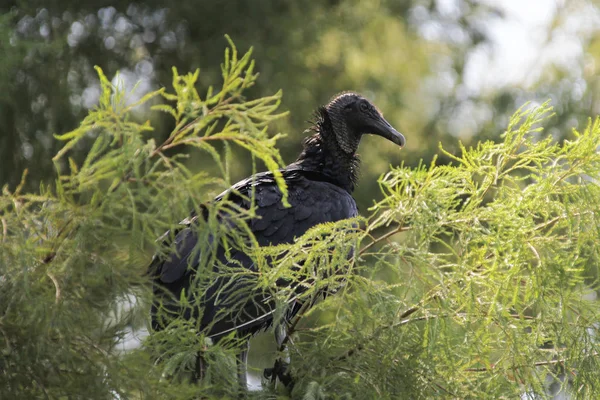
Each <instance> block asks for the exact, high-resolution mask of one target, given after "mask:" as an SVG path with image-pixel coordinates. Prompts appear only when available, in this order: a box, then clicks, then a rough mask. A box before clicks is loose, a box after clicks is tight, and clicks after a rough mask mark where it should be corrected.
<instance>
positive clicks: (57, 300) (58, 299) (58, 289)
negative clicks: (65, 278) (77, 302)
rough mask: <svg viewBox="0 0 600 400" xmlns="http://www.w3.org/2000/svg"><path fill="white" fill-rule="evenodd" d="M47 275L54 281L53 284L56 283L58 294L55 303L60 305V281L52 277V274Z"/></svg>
mask: <svg viewBox="0 0 600 400" xmlns="http://www.w3.org/2000/svg"><path fill="white" fill-rule="evenodd" d="M46 275H48V277H49V278H50V279H51V280H52V283H54V287H55V288H56V294H55V296H54V303H55V304H58V302H59V301H60V286H59V285H58V281H57V280H56V278H55V277H54V275H52V273H50V272H47V273H46Z"/></svg>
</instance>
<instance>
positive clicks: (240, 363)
mask: <svg viewBox="0 0 600 400" xmlns="http://www.w3.org/2000/svg"><path fill="white" fill-rule="evenodd" d="M249 349H250V342H249V341H246V344H245V345H244V347H243V348H242V350H241V351H240V353H239V354H238V355H237V358H236V360H235V361H236V364H237V377H238V383H239V386H240V391H241V392H242V393H245V392H246V391H247V390H248V382H247V379H246V370H247V368H248V350H249Z"/></svg>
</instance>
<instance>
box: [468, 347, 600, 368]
mask: <svg viewBox="0 0 600 400" xmlns="http://www.w3.org/2000/svg"><path fill="white" fill-rule="evenodd" d="M598 355H600V353H598V352H597V351H596V352H593V353H592V354H590V355H589V357H597V356H598ZM567 361H569V360H568V359H567V358H560V359H558V360H549V361H538V362H535V363H533V364H531V365H527V364H521V365H514V366H512V367H506V368H504V370H510V369H520V368H528V367H543V366H545V365H555V364H564V363H566V362H567ZM496 369H497V368H496V365H494V364H492V366H491V367H481V368H466V369H464V371H466V372H489V371H493V370H496Z"/></svg>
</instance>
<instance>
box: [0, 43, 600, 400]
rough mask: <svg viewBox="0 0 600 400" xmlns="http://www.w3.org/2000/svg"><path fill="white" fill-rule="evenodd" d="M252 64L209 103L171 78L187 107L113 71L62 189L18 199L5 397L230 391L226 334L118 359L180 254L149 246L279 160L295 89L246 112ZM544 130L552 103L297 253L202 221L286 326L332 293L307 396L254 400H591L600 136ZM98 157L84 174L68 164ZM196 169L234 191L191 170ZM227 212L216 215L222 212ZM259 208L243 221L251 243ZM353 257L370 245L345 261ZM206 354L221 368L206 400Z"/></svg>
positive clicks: (318, 327)
mask: <svg viewBox="0 0 600 400" xmlns="http://www.w3.org/2000/svg"><path fill="white" fill-rule="evenodd" d="M250 57H251V54H250V53H247V54H245V55H244V56H242V57H238V54H237V51H236V49H235V47H234V46H233V44H231V47H230V48H229V49H227V51H226V53H225V61H224V63H223V64H222V67H221V71H222V77H223V83H222V85H221V87H220V89H209V90H208V93H206V94H200V93H199V92H198V90H197V87H196V83H197V80H198V77H199V73H198V71H196V72H195V73H192V74H186V75H179V73H178V72H177V70H173V88H174V89H173V92H172V93H171V92H168V91H167V90H166V89H159V90H157V91H155V92H152V93H150V94H147V95H145V96H143V97H142V98H141V99H139V100H137V101H135V102H131V101H130V98H132V97H131V94H130V93H126V92H124V91H123V90H122V89H120V88H119V87H117V86H116V85H114V84H112V83H111V82H110V81H109V80H108V79H107V78H106V77H105V76H104V74H103V73H102V71H101V70H100V69H98V75H99V78H100V83H101V90H102V93H101V96H100V102H99V105H98V106H97V107H96V108H94V109H93V110H92V111H91V112H90V113H89V115H88V116H87V117H86V118H85V119H84V120H83V121H82V123H81V125H80V126H79V127H78V128H77V129H75V130H74V131H72V132H69V133H66V134H63V135H58V136H57V137H56V138H57V139H58V140H60V141H62V142H63V146H62V148H61V150H60V151H59V152H58V153H57V154H56V156H55V157H54V158H53V163H54V165H55V168H56V180H55V181H54V183H53V184H52V185H43V186H41V187H40V190H39V192H35V193H32V192H27V191H25V189H24V187H25V186H24V184H21V185H19V186H18V187H17V188H16V189H15V190H13V191H10V190H9V189H8V187H4V188H3V193H2V196H1V197H0V223H1V230H0V336H1V340H0V343H2V344H1V346H2V351H1V353H0V398H7V399H9V398H10V399H12V398H140V399H142V398H152V399H154V398H173V399H187V398H197V397H199V396H201V397H203V398H204V397H206V398H213V397H214V398H222V397H234V396H237V390H236V386H235V365H234V360H233V355H234V354H235V353H236V349H237V347H238V346H239V343H238V341H237V340H236V338H235V337H234V336H233V335H232V336H231V337H230V338H228V340H222V341H220V342H219V344H218V345H210V343H209V341H207V340H205V338H204V337H203V336H202V335H199V334H198V333H197V331H196V329H195V326H194V324H193V321H191V322H186V321H183V320H182V321H180V323H175V324H172V325H171V326H170V327H169V329H167V330H165V331H163V332H160V333H156V334H152V335H150V336H149V337H148V338H146V339H145V340H144V341H143V343H142V345H141V347H139V348H137V349H134V350H130V351H123V350H122V342H123V340H124V339H125V337H126V336H128V335H130V334H131V332H132V331H135V330H137V329H140V328H143V327H144V326H145V325H146V324H147V321H148V309H149V301H150V298H151V296H150V288H149V278H148V277H147V276H146V275H145V272H146V271H145V270H146V267H147V265H148V263H149V261H150V257H151V254H152V253H153V252H154V251H156V250H158V251H166V249H162V248H161V245H160V243H159V242H156V241H155V239H156V238H157V237H159V236H160V235H161V234H162V233H163V232H164V231H166V230H167V229H170V228H174V226H171V225H169V221H177V220H180V219H183V218H184V217H186V216H187V215H188V214H189V212H190V210H199V208H200V204H202V203H203V202H205V201H207V200H209V199H211V198H212V197H214V195H215V194H216V193H218V192H220V191H222V190H223V189H225V188H228V187H229V186H230V185H231V183H232V182H231V180H230V170H231V166H232V164H233V163H234V160H233V159H232V150H231V149H232V146H236V145H237V146H240V147H241V148H243V149H245V150H247V151H248V152H249V154H250V155H251V160H252V161H253V170H255V169H256V167H255V165H254V161H258V160H260V161H262V162H263V163H264V164H265V165H266V166H267V167H268V168H269V169H271V170H273V171H275V170H276V169H277V168H278V167H279V166H281V165H282V164H283V162H282V160H281V157H280V156H279V153H278V150H277V148H276V143H277V141H278V139H280V138H281V136H280V135H276V136H274V137H269V136H268V135H267V130H266V128H267V126H268V125H269V124H270V123H272V122H273V121H274V120H276V119H277V118H279V117H281V116H282V114H281V113H277V106H278V105H279V102H280V100H281V93H276V94H275V95H273V96H267V97H260V98H256V99H246V97H245V96H244V92H245V91H246V90H247V89H248V88H250V87H251V86H252V85H253V84H254V83H255V81H256V78H257V74H256V73H254V68H253V67H254V63H253V61H252V60H251V58H250ZM144 107H150V109H151V113H158V112H164V113H167V114H168V115H170V116H171V117H172V118H173V121H174V123H173V130H172V133H171V134H170V135H169V137H168V138H167V139H166V140H165V141H164V142H162V143H157V142H156V141H155V140H154V139H153V138H152V136H151V130H152V128H153V127H152V123H151V122H150V121H140V120H139V118H140V115H145V114H144V113H140V112H139V110H140V109H142V108H144ZM549 118H552V111H551V108H550V107H549V105H548V104H542V105H539V106H525V107H523V108H522V109H520V110H518V111H517V112H516V113H515V114H514V116H513V117H512V119H511V120H510V123H509V125H508V127H507V129H506V131H505V132H504V134H503V141H502V142H501V143H493V142H491V141H488V142H482V143H479V144H477V145H476V146H475V147H469V148H467V147H464V146H460V145H459V146H458V147H459V148H460V152H459V153H458V154H454V153H451V152H447V151H445V150H444V149H443V148H440V154H441V155H443V156H444V157H448V158H450V159H452V163H450V164H449V165H437V164H436V161H435V159H434V160H433V161H431V162H427V163H425V162H424V163H422V164H421V165H420V166H419V167H418V168H409V167H405V166H399V167H396V166H392V167H391V168H390V171H389V172H388V173H386V174H385V175H383V176H382V177H381V178H380V180H379V185H380V187H381V191H382V194H383V200H381V201H379V202H377V203H376V204H375V205H374V206H373V207H372V208H371V209H369V210H368V211H366V212H363V218H361V219H360V220H358V221H355V220H353V221H342V222H340V223H337V224H330V225H323V226H317V227H315V228H313V229H312V230H310V231H309V232H308V233H307V234H306V235H304V236H303V237H302V238H300V239H299V240H298V241H297V242H296V243H294V244H290V245H285V246H277V247H272V248H259V247H257V246H255V245H252V241H251V239H252V238H251V236H250V235H248V234H247V233H246V232H245V231H244V230H243V229H242V230H241V231H240V232H239V234H237V235H225V234H223V232H222V231H223V229H222V227H220V226H219V224H217V223H216V222H217V219H216V218H208V219H207V221H206V223H205V224H204V225H202V226H201V227H199V234H201V235H205V236H206V235H208V234H211V235H215V236H217V237H219V238H220V239H221V240H225V241H228V242H229V244H230V245H231V246H245V247H244V248H245V250H246V251H247V252H248V253H249V254H250V255H251V257H253V258H254V259H255V260H256V264H257V265H258V272H257V273H256V272H255V273H253V272H251V271H244V270H232V271H231V274H235V275H232V276H235V278H236V279H246V280H251V281H252V282H254V286H255V287H254V289H253V290H264V291H269V292H271V293H272V294H273V295H274V296H276V298H277V299H278V300H279V304H281V307H280V308H281V312H284V310H285V305H286V303H287V301H286V300H288V299H289V298H291V297H293V296H298V294H297V293H296V292H295V291H294V290H293V288H292V287H293V286H294V285H303V286H304V287H305V288H306V291H304V292H303V293H302V294H301V296H302V298H301V300H305V304H309V303H311V302H312V300H315V299H316V298H317V297H319V296H320V293H321V291H322V289H323V288H324V287H327V288H329V290H332V291H335V292H336V293H335V294H334V295H331V296H328V297H327V298H326V299H324V300H320V301H318V302H316V304H315V306H313V307H312V308H310V309H308V308H305V309H303V310H301V312H300V313H299V314H298V316H297V318H296V319H294V320H293V321H292V322H291V324H290V327H289V329H288V330H289V335H290V336H289V337H288V338H287V339H286V342H287V345H288V347H289V349H290V357H291V371H292V374H293V375H294V377H295V379H296V382H297V383H296V385H295V387H294V389H293V391H292V392H291V393H287V392H286V391H285V390H282V389H281V388H279V387H274V386H272V385H265V387H264V388H263V389H262V390H261V391H258V392H252V393H250V394H249V396H251V397H252V396H255V397H257V398H274V397H276V396H278V395H283V396H291V397H293V398H306V399H311V398H433V397H442V398H443V397H446V398H516V397H523V398H544V397H550V396H552V394H553V393H556V392H561V393H566V394H568V395H569V396H571V397H572V398H586V399H595V398H597V397H598V396H599V394H600V389H599V388H600V374H598V372H597V371H598V370H599V369H600V365H599V362H598V360H599V354H598V352H599V343H598V337H597V334H598V320H599V319H600V308H599V307H598V302H597V300H596V295H597V291H598V259H599V257H600V254H599V250H598V245H597V243H598V232H599V228H600V221H598V218H597V215H598V212H599V209H598V208H599V205H600V189H599V187H598V180H599V179H600V155H599V154H598V152H597V149H598V147H599V146H600V121H599V120H597V119H596V120H594V121H592V120H590V122H589V124H588V126H587V127H586V128H585V129H584V130H583V131H581V132H576V131H574V132H573V133H572V134H571V135H570V136H569V139H568V140H565V141H564V142H562V143H557V142H556V141H555V140H554V139H553V138H552V137H551V136H549V135H547V134H545V133H544V131H543V129H542V127H543V125H544V123H546V121H547V120H548V119H549ZM407 138H408V140H410V134H408V135H407ZM88 142H91V143H92V144H91V146H89V149H88V150H87V155H86V157H85V159H83V160H81V161H77V160H75V159H74V158H71V157H70V153H71V152H73V150H75V149H78V147H81V146H86V143H88ZM175 148H180V149H181V148H182V149H184V151H179V152H177V153H175V152H174V151H173V150H172V149H175ZM189 157H196V158H204V159H209V160H211V162H212V163H214V164H215V165H216V167H217V168H215V169H214V170H215V171H218V172H219V174H218V175H210V174H208V173H206V172H203V171H194V170H191V169H189V168H188V167H187V166H186V163H185V160H186V159H187V158H189ZM25 180H26V175H24V176H23V182H25ZM281 184H282V185H283V182H281ZM282 189H283V190H285V188H284V187H283V186H282ZM359 190H360V189H359ZM222 206H223V205H215V204H212V205H211V204H208V205H203V207H208V208H209V215H212V216H215V215H216V214H217V213H218V207H222ZM251 213H252V210H249V211H243V210H239V212H238V213H236V214H234V216H233V217H232V218H234V220H235V223H236V225H238V226H241V227H243V226H244V221H245V220H246V219H247V217H248V216H250V215H251ZM357 222H359V225H360V228H359V229H357V228H356V225H357ZM248 239H250V240H248ZM200 245H202V244H200ZM350 245H355V246H358V247H357V248H358V249H359V250H358V251H357V252H356V253H355V255H354V257H353V258H352V259H351V260H350V261H348V260H347V258H346V254H347V249H348V246H350ZM271 257H278V258H279V259H280V261H279V262H278V263H277V265H276V267H269V266H268V263H267V262H266V260H268V259H269V258H271ZM298 265H302V267H301V269H300V270H298V268H297V266H298ZM316 266H318V267H319V268H315V267H316ZM281 280H286V281H288V282H290V286H289V287H280V286H278V285H277V284H276V282H278V281H281ZM199 290H202V287H200V288H199ZM181 301H186V300H185V299H181ZM198 351H203V352H205V354H206V356H207V357H209V358H211V359H212V360H213V362H212V363H211V367H210V369H209V372H208V376H207V378H206V379H205V380H204V381H203V382H202V383H201V384H200V385H192V384H189V382H188V380H187V379H186V374H187V372H188V371H189V370H191V368H192V367H193V362H194V357H195V355H196V353H197V352H198ZM278 356H280V355H279V354H275V353H274V354H272V357H273V359H275V358H276V357H278Z"/></svg>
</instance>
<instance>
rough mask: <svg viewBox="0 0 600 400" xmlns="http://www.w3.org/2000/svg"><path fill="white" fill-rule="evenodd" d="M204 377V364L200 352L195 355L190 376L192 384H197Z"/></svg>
mask: <svg viewBox="0 0 600 400" xmlns="http://www.w3.org/2000/svg"><path fill="white" fill-rule="evenodd" d="M204 376H206V362H205V361H204V356H203V355H202V353H201V352H198V354H197V355H196V366H195V369H194V374H193V375H192V383H198V382H199V381H201V380H203V379H204Z"/></svg>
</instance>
